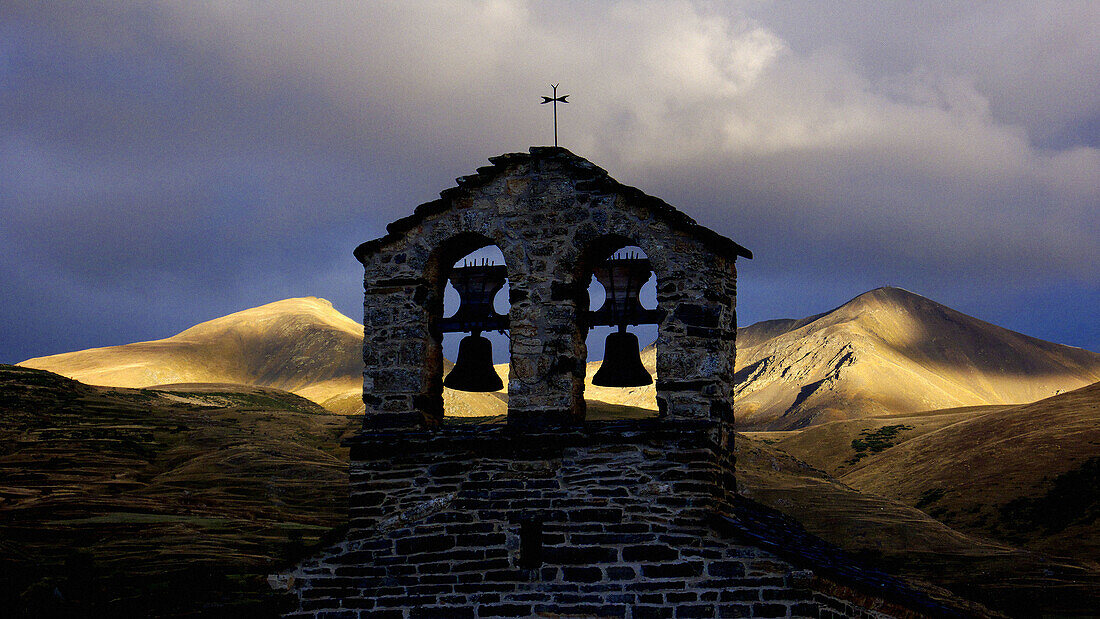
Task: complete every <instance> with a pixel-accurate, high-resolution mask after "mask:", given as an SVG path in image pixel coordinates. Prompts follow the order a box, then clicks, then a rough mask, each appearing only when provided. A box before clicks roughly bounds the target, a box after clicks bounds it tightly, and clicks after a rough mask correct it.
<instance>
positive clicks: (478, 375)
mask: <svg viewBox="0 0 1100 619" xmlns="http://www.w3.org/2000/svg"><path fill="white" fill-rule="evenodd" d="M636 345H637V344H635V346H636ZM443 386H444V387H450V388H451V389H457V390H459V391H500V390H501V389H503V388H504V383H503V382H502V381H501V380H500V375H499V374H497V372H496V370H495V369H493V344H492V342H490V341H489V340H488V339H487V338H486V337H485V336H483V335H481V332H480V331H474V332H472V333H471V334H470V335H467V336H466V337H464V338H462V341H461V342H459V344H458V360H456V361H455V365H454V367H453V368H451V372H450V373H449V374H447V378H445V379H443Z"/></svg>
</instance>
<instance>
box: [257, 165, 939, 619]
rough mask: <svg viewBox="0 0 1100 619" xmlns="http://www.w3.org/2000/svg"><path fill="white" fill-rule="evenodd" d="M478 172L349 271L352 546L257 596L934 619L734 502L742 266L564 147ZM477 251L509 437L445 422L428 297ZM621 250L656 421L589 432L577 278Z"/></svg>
mask: <svg viewBox="0 0 1100 619" xmlns="http://www.w3.org/2000/svg"><path fill="white" fill-rule="evenodd" d="M490 161H491V162H492V163H493V165H492V166H488V167H485V168H481V169H479V170H478V173H477V174H476V175H473V176H468V177H463V178H460V179H458V182H459V184H458V187H456V188H453V189H449V190H446V191H444V192H443V193H442V194H441V198H440V200H437V201H435V202H430V203H427V204H424V205H422V206H420V207H418V208H417V209H416V212H415V213H414V214H413V215H411V216H410V217H408V218H406V219H403V220H399V221H397V222H394V223H393V224H391V225H390V226H389V228H388V230H389V234H387V235H386V236H384V237H382V238H380V239H377V240H375V241H371V242H368V243H364V244H363V245H361V246H360V247H359V248H358V249H357V250H356V252H355V253H356V257H357V258H359V260H360V261H361V262H362V263H363V265H364V268H365V280H364V284H365V292H366V297H365V305H364V322H365V333H366V337H365V341H364V350H363V356H364V360H365V362H366V364H365V365H366V369H365V371H364V389H363V400H364V402H365V403H366V415H365V420H364V426H363V431H362V432H361V433H360V434H359V435H358V436H356V437H355V438H353V439H352V440H350V441H349V444H350V447H351V473H350V475H351V480H350V492H351V497H350V501H349V504H350V513H349V533H348V535H347V537H346V538H345V539H344V541H342V542H340V543H338V544H335V545H333V546H330V547H328V548H325V549H323V550H320V551H318V553H317V554H316V555H314V556H313V557H312V558H310V559H307V560H305V561H303V562H302V563H300V564H298V565H297V566H295V567H293V568H291V569H289V570H287V571H285V572H283V573H281V574H278V575H275V576H273V577H272V581H273V583H274V584H276V585H277V586H279V587H281V588H284V589H286V590H287V591H289V592H290V593H291V594H292V598H293V600H294V610H293V611H292V613H291V614H290V615H289V616H293V617H316V618H318V619H320V618H351V617H356V618H358V617H402V618H408V619H413V618H419V617H529V616H543V617H624V618H626V617H630V618H640V617H883V616H903V617H908V616H940V615H945V616H952V613H951V612H947V611H944V612H941V611H943V609H942V608H940V607H938V606H936V605H935V604H929V603H927V601H926V600H925V599H924V598H922V597H920V596H914V595H911V594H910V593H909V592H907V590H906V589H905V587H904V586H899V585H898V584H897V583H895V582H893V581H891V580H889V579H888V578H887V577H885V576H884V575H883V576H881V577H880V576H874V577H872V578H867V577H866V575H867V572H864V571H862V570H860V569H859V568H857V567H853V566H851V565H850V564H848V563H846V562H845V560H843V559H838V558H836V555H834V554H833V553H832V551H830V550H828V549H825V550H822V548H824V545H823V543H821V542H820V540H816V538H811V536H809V535H808V534H805V533H804V531H802V532H799V531H801V529H800V527H797V526H796V525H795V524H791V523H787V522H786V521H785V520H784V519H783V517H781V516H779V515H777V514H774V513H771V514H769V513H767V512H766V510H765V508H762V507H761V506H758V505H756V504H754V503H752V502H751V501H748V500H747V499H744V498H743V497H739V496H737V488H736V480H735V476H734V462H733V455H732V454H733V451H732V449H731V447H732V445H731V443H730V442H731V440H732V436H733V433H732V430H731V428H732V422H733V407H732V388H733V367H734V336H735V334H736V326H737V325H736V319H735V314H734V308H735V299H734V297H735V280H736V275H735V270H734V261H735V259H736V258H737V257H738V256H742V257H751V254H750V253H749V252H748V251H747V250H745V249H744V248H742V247H740V246H739V245H737V244H736V243H733V242H732V241H730V240H729V239H726V238H724V237H721V236H719V235H718V234H716V233H714V232H712V231H710V230H707V229H706V228H703V227H702V226H699V225H698V224H696V223H695V222H694V221H693V220H691V219H690V218H689V217H687V216H686V215H684V214H683V213H680V212H679V211H677V210H675V209H673V208H672V207H671V206H669V205H667V204H665V203H664V202H662V201H660V200H658V199H656V198H653V197H650V196H647V195H645V194H643V193H642V192H640V191H638V190H637V189H634V188H631V187H625V186H623V185H620V184H619V183H617V182H616V181H614V180H613V179H611V178H610V177H608V175H607V173H606V172H604V171H603V170H601V169H600V168H598V167H596V166H594V165H592V164H591V163H589V162H587V161H585V160H584V159H581V158H579V157H577V156H575V155H573V154H572V153H570V152H568V151H566V150H565V149H561V148H532V149H531V153H530V154H512V155H504V156H501V157H496V158H493V159H491V160H490ZM489 244H495V245H497V246H498V247H499V248H500V250H501V252H502V253H503V255H504V258H505V261H506V267H507V273H508V279H509V282H510V286H511V288H510V301H511V310H510V312H509V315H508V318H509V331H510V337H511V348H510V354H511V367H510V381H509V385H508V398H509V399H508V420H507V423H504V424H498V425H488V426H468V425H444V424H443V423H442V422H443V419H444V415H445V413H446V411H444V410H443V401H442V365H443V363H442V362H443V358H442V349H441V340H442V337H441V333H440V329H439V327H438V324H437V321H439V320H440V318H441V315H442V311H443V300H442V299H443V287H444V285H445V283H446V280H447V276H448V273H449V270H450V268H451V265H452V264H454V262H455V261H456V260H458V259H460V258H462V257H463V256H464V255H466V254H468V253H469V252H471V251H473V250H476V249H478V248H480V247H484V246H486V245H489ZM630 245H636V246H639V247H641V248H642V250H643V251H644V252H645V253H646V255H647V256H648V258H649V260H650V262H651V264H652V267H653V270H654V272H655V273H656V276H657V282H658V287H657V301H658V314H659V322H658V338H657V372H658V381H657V400H658V406H659V415H658V417H657V418H655V419H643V420H635V421H620V422H593V421H585V418H584V417H585V405H584V394H583V388H584V372H585V360H586V356H587V354H586V350H585V344H584V341H585V335H586V331H587V327H586V326H585V314H586V312H587V311H588V299H587V286H588V282H589V277H590V275H591V273H592V268H593V265H594V264H595V263H596V262H597V261H600V260H604V259H606V258H607V257H608V256H609V255H610V254H611V253H612V252H614V251H615V250H617V249H619V248H621V247H624V246H630ZM792 532H794V533H792ZM853 583H854V584H853ZM853 587H854V588H853ZM857 590H858V593H855V592H856V591H857Z"/></svg>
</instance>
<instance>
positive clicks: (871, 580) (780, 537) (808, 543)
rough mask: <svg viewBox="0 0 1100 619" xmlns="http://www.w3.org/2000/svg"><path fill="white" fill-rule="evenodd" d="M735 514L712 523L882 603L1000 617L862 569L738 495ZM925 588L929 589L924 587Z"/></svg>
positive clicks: (941, 592) (783, 516)
mask: <svg viewBox="0 0 1100 619" xmlns="http://www.w3.org/2000/svg"><path fill="white" fill-rule="evenodd" d="M733 499H734V504H733V513H732V514H727V513H715V514H713V516H712V522H711V525H712V526H713V527H714V528H715V530H716V531H721V532H725V533H729V534H732V535H733V536H734V537H737V538H740V539H742V540H744V541H745V542H748V543H750V544H752V545H755V546H758V547H760V548H763V549H765V550H768V551H769V552H773V553H775V554H776V555H778V556H780V557H782V558H784V559H786V560H788V561H790V562H792V563H794V564H796V565H800V566H802V567H808V568H810V569H811V570H813V571H814V572H816V573H818V574H820V575H821V576H823V577H824V578H826V579H827V580H830V581H834V582H836V583H839V584H843V585H848V586H851V587H852V588H853V589H855V590H857V591H862V592H864V593H867V594H870V595H873V596H874V597H877V598H880V599H882V600H884V601H886V602H889V603H893V604H897V605H899V606H902V607H905V608H908V609H910V610H914V611H916V612H918V613H921V614H923V615H927V616H931V617H982V616H984V617H994V616H1001V615H999V614H997V613H993V612H991V611H990V610H989V609H987V608H985V607H983V606H981V605H980V604H978V603H976V602H973V601H972V600H967V599H964V598H959V597H957V596H955V595H954V594H953V593H951V592H949V591H946V590H942V589H940V588H938V587H935V586H934V585H933V586H931V587H930V588H931V589H939V590H938V591H936V595H935V596H933V595H930V594H929V592H928V591H924V590H922V589H918V588H915V587H914V586H913V585H911V584H910V583H909V582H906V581H905V580H903V579H901V578H898V577H896V576H892V575H890V574H887V573H886V572H884V571H882V570H880V569H877V568H875V567H871V566H868V565H865V564H863V563H861V562H859V561H857V560H856V559H854V558H853V557H852V556H851V555H849V554H848V553H847V552H845V551H844V550H842V549H841V548H838V547H836V546H834V545H832V544H830V543H828V542H826V541H824V540H822V539H821V538H819V537H817V536H815V535H814V534H812V533H810V532H809V531H807V530H806V529H805V528H804V527H803V526H802V524H801V523H799V522H798V521H797V520H795V519H794V518H791V517H790V516H788V515H786V514H784V513H782V512H780V511H778V510H775V509H772V508H770V507H767V506H765V505H763V504H761V503H758V502H756V501H754V500H752V499H749V498H747V497H745V496H742V495H736V496H734V497H733ZM926 586H927V585H926Z"/></svg>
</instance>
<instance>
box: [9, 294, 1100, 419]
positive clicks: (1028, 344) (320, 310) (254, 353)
mask: <svg viewBox="0 0 1100 619" xmlns="http://www.w3.org/2000/svg"><path fill="white" fill-rule="evenodd" d="M362 337H363V327H362V326H361V325H360V324H359V323H358V322H356V321H354V320H352V319H351V318H348V317H347V316H344V315H343V314H341V313H340V312H338V311H336V310H335V309H334V308H333V307H332V304H331V303H329V302H328V301H326V300H324V299H318V298H315V297H304V298H297V299H286V300H283V301H277V302H274V303H269V304H267V305H262V306H260V307H256V308H252V309H248V310H244V311H241V312H236V313H234V314H230V315H228V316H225V317H222V318H217V319H214V320H210V321H207V322H204V323H201V324H198V325H195V326H194V327H191V328H190V329H187V330H186V331H183V332H182V333H179V334H178V335H175V336H172V337H170V338H166V339H163V340H156V341H153V342H139V343H134V344H125V345H122V346H112V347H107V348H93V349H89V350H83V351H79V352H72V353H65V354H60V355H52V356H49V357H38V358H35V359H28V360H26V361H24V362H22V363H20V364H19V365H23V366H27V367H34V368H40V369H45V370H50V371H52V372H56V373H58V374H61V375H63V376H68V377H70V378H73V379H76V380H79V381H81V382H85V383H89V384H93V385H109V386H120V387H148V386H152V385H165V384H172V383H240V384H247V385H255V386H263V387H274V388H277V389H282V390H285V391H290V392H293V393H296V394H298V395H300V396H303V397H306V398H308V399H310V400H312V401H314V402H316V403H317V404H320V405H322V406H324V407H325V408H327V409H329V410H331V411H334V412H338V413H343V414H354V413H359V412H362V410H363V404H362V393H361V389H362V370H363V362H362V350H361V347H362ZM642 361H643V363H644V364H645V365H646V367H647V368H648V369H649V370H650V372H654V373H655V370H656V351H655V349H654V348H652V347H650V348H647V349H646V350H644V351H643V352H642ZM597 367H598V362H596V363H590V364H589V367H588V372H587V380H586V391H585V396H586V398H587V399H590V400H599V401H603V402H606V403H608V404H613V405H624V406H632V407H643V408H646V407H648V408H653V407H654V406H655V392H654V386H653V385H649V386H646V387H637V388H631V389H615V388H606V387H595V386H593V385H592V384H591V377H592V374H593V373H594V372H595V369H596V368H597ZM507 370H508V366H507V364H503V365H498V366H497V372H498V373H500V374H501V375H502V376H504V379H505V380H504V382H505V384H507V382H508V381H507ZM736 370H737V372H736V382H737V385H736V390H735V393H736V399H735V402H734V405H735V415H736V417H737V422H738V425H739V426H741V427H742V428H745V429H796V428H802V427H806V426H809V425H816V424H820V423H824V422H827V421H834V420H842V419H855V418H862V417H869V416H881V415H887V414H894V413H909V412H916V411H921V410H932V409H938V408H950V407H958V406H976V405H987V404H1022V403H1027V402H1033V401H1035V400H1039V399H1042V398H1045V397H1049V396H1051V395H1054V394H1055V393H1057V392H1059V391H1063V392H1064V391H1069V390H1072V389H1076V388H1079V387H1082V386H1084V385H1087V384H1089V383H1093V382H1096V381H1100V354H1097V353H1093V352H1089V351H1086V350H1082V349H1080V348H1074V347H1071V346H1063V345H1060V344H1053V343H1051V342H1045V341H1043V340H1039V339H1036V338H1032V337H1028V336H1026V335H1022V334H1020V333H1016V332H1014V331H1010V330H1008V329H1004V328H1002V327H998V326H996V325H992V324H990V323H987V322H984V321H981V320H978V319H976V318H973V317H970V316H967V315H965V314H962V313H960V312H957V311H955V310H953V309H951V308H949V307H946V306H944V305H941V304H939V303H936V302H935V301H931V300H929V299H926V298H925V297H922V296H920V295H917V294H914V293H912V292H909V291H906V290H902V289H900V288H878V289H876V290H872V291H870V292H867V293H864V294H862V295H859V296H858V297H855V298H854V299H852V300H851V301H849V302H847V303H845V304H844V305H841V306H840V307H838V308H836V309H834V310H832V311H829V312H825V313H823V314H818V315H815V316H809V317H807V318H802V319H783V320H768V321H764V322H759V323H756V324H753V325H750V326H747V327H743V328H741V329H738V330H737V365H736ZM444 407H445V409H446V410H447V412H448V414H449V415H451V416H461V417H468V416H486V417H489V416H497V415H503V414H504V413H505V412H506V411H507V405H506V400H505V396H504V394H501V393H497V394H491V393H464V392H456V391H452V390H450V389H447V390H445V391H444Z"/></svg>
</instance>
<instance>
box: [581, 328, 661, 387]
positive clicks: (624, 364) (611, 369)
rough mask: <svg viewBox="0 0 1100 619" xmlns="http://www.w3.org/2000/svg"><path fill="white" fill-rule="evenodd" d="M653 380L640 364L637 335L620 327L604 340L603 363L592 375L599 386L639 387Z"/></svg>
mask: <svg viewBox="0 0 1100 619" xmlns="http://www.w3.org/2000/svg"><path fill="white" fill-rule="evenodd" d="M652 382H653V377H652V376H650V375H649V372H647V371H646V369H645V366H644V365H642V355H641V354H640V353H639V352H638V336H637V335H634V334H633V333H631V332H629V331H627V330H626V329H625V328H623V327H620V328H619V331H617V332H615V333H612V334H611V335H608V336H607V339H606V340H605V341H604V354H603V363H602V364H600V369H599V370H596V374H595V375H594V376H593V377H592V384H593V385H599V386H600V387H641V386H642V385H648V384H650V383H652Z"/></svg>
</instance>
